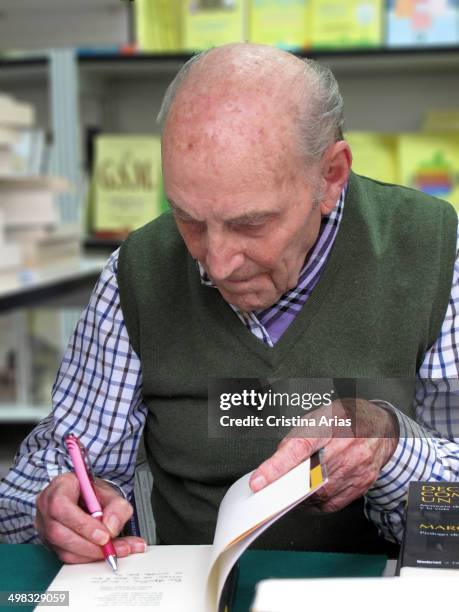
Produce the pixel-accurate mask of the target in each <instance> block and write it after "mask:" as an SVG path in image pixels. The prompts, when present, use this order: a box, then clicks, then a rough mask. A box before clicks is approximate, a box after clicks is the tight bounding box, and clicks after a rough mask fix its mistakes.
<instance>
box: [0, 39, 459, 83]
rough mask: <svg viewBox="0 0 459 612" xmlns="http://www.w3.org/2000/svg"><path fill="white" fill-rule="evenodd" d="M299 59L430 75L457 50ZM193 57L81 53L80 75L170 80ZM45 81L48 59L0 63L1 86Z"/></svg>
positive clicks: (331, 53) (457, 57)
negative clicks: (141, 76)
mask: <svg viewBox="0 0 459 612" xmlns="http://www.w3.org/2000/svg"><path fill="white" fill-rule="evenodd" d="M296 54H297V55H298V56H299V57H310V58H312V59H316V60H318V61H320V62H322V63H324V64H326V65H328V66H330V67H331V68H332V69H333V70H335V71H336V72H338V73H348V72H357V73H358V72H359V71H360V72H364V73H366V72H368V71H372V72H394V71H395V72H403V71H414V72H429V71H431V70H434V69H435V70H446V71H449V70H452V69H454V70H457V67H458V65H459V47H448V46H440V47H420V48H404V47H401V48H391V49H344V50H342V51H338V50H310V51H306V52H296ZM192 55H193V54H192V53H135V54H127V55H121V54H116V53H112V52H107V53H105V52H97V53H94V54H91V53H86V52H84V53H80V55H79V56H78V63H79V65H80V68H81V70H82V72H83V73H87V74H97V75H103V76H108V77H109V76H132V77H135V76H138V75H145V74H151V73H153V74H154V75H164V76H172V75H174V74H175V73H176V72H177V71H178V70H179V69H180V67H181V66H182V65H183V64H184V63H185V62H186V61H187V60H188V59H190V57H192ZM47 78H48V59H47V58H46V57H45V56H43V57H40V56H38V57H37V56H33V57H29V58H28V57H18V58H3V59H0V83H2V85H3V83H4V82H13V81H16V82H19V81H24V80H27V81H30V80H35V81H36V80H44V79H47Z"/></svg>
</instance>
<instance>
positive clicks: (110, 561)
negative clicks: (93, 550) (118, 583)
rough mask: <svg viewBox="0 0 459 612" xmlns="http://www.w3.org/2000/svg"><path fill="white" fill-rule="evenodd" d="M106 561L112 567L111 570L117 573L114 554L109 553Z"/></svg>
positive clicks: (116, 562)
mask: <svg viewBox="0 0 459 612" xmlns="http://www.w3.org/2000/svg"><path fill="white" fill-rule="evenodd" d="M107 563H108V564H109V566H110V567H111V568H112V570H113V571H114V572H115V574H117V573H118V560H117V558H116V557H115V555H109V556H108V557H107Z"/></svg>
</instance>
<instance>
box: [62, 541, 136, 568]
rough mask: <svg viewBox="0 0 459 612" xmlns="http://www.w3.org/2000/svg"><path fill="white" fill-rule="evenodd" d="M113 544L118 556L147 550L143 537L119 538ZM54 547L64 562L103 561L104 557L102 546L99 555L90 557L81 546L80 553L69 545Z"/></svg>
mask: <svg viewBox="0 0 459 612" xmlns="http://www.w3.org/2000/svg"><path fill="white" fill-rule="evenodd" d="M113 545H114V547H115V552H116V556H117V557H118V558H122V557H127V556H128V555H130V554H132V553H140V552H145V542H144V541H143V540H142V539H141V538H136V537H128V538H117V539H115V540H113ZM53 548H54V550H55V551H56V554H57V556H58V557H59V559H60V560H61V561H64V563H93V562H94V561H97V560H100V561H101V560H102V559H103V558H104V556H103V553H102V549H101V548H99V549H98V550H97V556H89V557H88V556H85V555H84V554H82V552H81V550H82V549H81V548H80V549H79V552H78V553H76V552H74V550H73V549H70V548H68V547H67V546H64V547H60V546H54V547H53Z"/></svg>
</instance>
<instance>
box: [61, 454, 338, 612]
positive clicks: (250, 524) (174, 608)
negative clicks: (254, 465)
mask: <svg viewBox="0 0 459 612" xmlns="http://www.w3.org/2000/svg"><path fill="white" fill-rule="evenodd" d="M250 476H251V474H250V473H249V474H246V475H245V476H242V478H240V479H239V480H237V481H236V482H235V483H234V484H233V485H232V486H231V487H230V488H229V489H228V491H227V493H226V495H225V497H224V498H223V500H222V502H221V504H220V509H219V512H218V519H217V525H216V529H215V537H214V542H213V544H212V545H204V546H150V547H148V549H147V551H146V553H144V554H138V555H131V556H129V557H126V558H123V559H119V571H118V574H114V573H113V572H112V571H111V569H110V568H109V567H108V565H107V564H106V563H105V561H100V562H96V563H90V564H81V565H64V566H63V567H62V569H61V570H60V572H59V573H58V575H57V576H56V578H55V579H54V581H53V582H52V584H51V585H50V587H49V590H51V591H70V607H66V608H65V609H66V610H69V609H70V610H85V609H86V610H97V609H99V608H103V609H104V610H105V612H108V611H109V610H116V611H117V612H121V611H123V612H129V611H132V612H138V610H139V609H141V608H143V607H145V608H152V607H153V608H155V609H157V610H159V611H161V612H183V610H185V609H186V610H187V612H216V610H222V609H224V608H225V605H224V602H223V601H222V593H223V592H224V587H225V582H226V580H227V578H228V576H229V574H230V572H231V570H232V568H233V566H234V565H235V564H236V562H237V560H238V559H239V557H240V556H241V555H242V553H243V552H244V550H245V549H246V548H247V547H248V546H249V545H250V544H251V543H252V542H253V541H254V540H255V539H256V538H257V537H258V536H259V535H260V534H261V533H263V531H265V530H266V529H267V528H268V527H269V526H270V525H272V524H273V523H274V522H275V521H277V520H278V519H279V518H280V517H281V516H283V515H284V514H286V513H287V512H288V511H289V510H291V509H292V508H293V507H294V506H296V505H297V504H299V503H300V502H302V501H303V500H304V499H306V498H307V497H308V496H309V495H311V494H312V493H314V492H315V491H317V490H318V489H319V488H320V487H321V486H322V485H323V484H325V482H326V476H325V472H324V468H323V466H322V465H321V463H320V461H319V456H318V455H314V456H313V457H312V458H311V459H310V460H309V459H308V460H307V461H305V462H304V463H301V464H300V465H298V466H297V467H295V468H293V469H292V470H291V471H290V472H288V473H287V474H285V475H284V476H282V477H281V478H279V480H276V481H275V482H273V483H272V484H270V485H268V486H267V487H265V488H264V489H262V490H260V491H258V492H257V493H253V492H252V491H251V489H250V487H249V479H250ZM225 591H226V589H225ZM54 607H55V606H54ZM62 609H64V608H62Z"/></svg>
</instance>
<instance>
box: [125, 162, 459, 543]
mask: <svg viewBox="0 0 459 612" xmlns="http://www.w3.org/2000/svg"><path fill="white" fill-rule="evenodd" d="M456 225H457V217H456V213H455V211H454V209H453V208H452V207H451V206H450V205H449V204H447V203H445V202H442V201H440V200H437V199H434V198H431V197H429V196H426V195H424V194H422V193H420V192H417V191H414V190H411V189H406V188H402V187H397V186H394V185H387V184H384V183H379V182H376V181H373V180H370V179H367V178H363V177H359V176H357V175H355V174H351V178H350V183H349V189H348V193H347V196H346V202H345V207H344V214H343V219H342V222H341V227H340V230H339V232H338V235H337V237H336V241H335V244H334V246H333V248H332V251H331V254H330V257H329V261H328V263H327V265H326V268H325V270H324V271H323V273H322V276H321V278H320V281H319V283H318V285H317V286H316V287H315V289H314V291H313V293H312V295H311V296H310V298H309V300H308V301H307V303H306V304H305V306H304V307H303V309H302V311H301V312H300V314H299V315H298V316H297V317H296V319H295V321H294V322H293V323H292V324H291V325H290V327H289V328H288V330H287V331H286V332H285V334H284V335H283V337H282V338H281V339H280V340H279V342H278V343H277V344H276V345H275V347H274V348H269V347H267V346H266V345H264V344H263V343H262V342H261V341H260V340H258V339H257V338H256V337H255V336H253V335H252V333H251V332H250V331H249V330H248V329H246V328H245V327H244V326H243V325H242V323H241V322H240V321H239V319H238V318H237V317H236V315H235V313H234V312H233V311H232V310H231V308H230V307H229V305H228V304H227V303H226V302H225V301H224V300H223V298H222V297H221V296H220V294H219V292H218V291H217V290H216V289H214V288H209V287H205V286H203V285H202V284H201V282H200V278H199V274H198V271H197V268H196V265H195V262H194V261H193V260H192V258H191V257H190V255H189V254H188V252H187V249H186V247H185V245H184V243H183V240H182V238H181V236H180V234H179V233H178V231H177V229H176V226H175V222H174V220H173V218H172V216H171V215H170V214H165V215H163V216H161V217H160V218H159V219H157V220H155V221H153V222H152V223H150V224H148V225H146V226H144V227H143V228H141V229H139V230H138V231H136V232H133V233H132V234H131V235H130V236H129V238H128V239H127V240H126V241H125V242H124V243H123V245H122V247H121V251H120V255H119V262H118V284H119V290H120V300H121V307H122V311H123V315H124V319H125V323H126V327H127V330H128V333H129V337H130V341H131V344H132V347H133V349H134V350H135V352H136V353H137V355H138V356H139V357H140V360H141V364H142V381H143V398H144V401H145V403H146V405H147V406H148V416H147V422H146V426H145V442H146V450H147V457H148V460H149V464H150V467H151V469H152V472H153V476H154V490H153V494H152V504H153V510H154V513H155V518H156V522H157V532H158V537H159V538H160V540H161V541H162V542H164V543H166V544H176V543H180V544H196V543H201V544H203V543H208V542H210V541H212V537H213V531H214V527H215V520H216V513H217V509H218V506H219V503H220V501H221V499H222V497H223V495H224V494H225V491H226V490H227V488H228V486H229V485H230V484H231V483H232V482H234V480H236V479H237V478H238V477H240V476H241V475H242V474H244V473H246V472H248V471H249V470H252V469H254V468H255V467H257V465H259V464H260V463H261V462H262V461H263V460H264V459H266V458H267V457H268V456H270V455H271V454H272V452H273V451H274V450H275V444H276V443H275V442H274V441H273V440H257V441H254V442H253V443H250V444H247V442H244V441H238V440H234V439H232V440H230V441H225V440H217V439H210V438H209V437H208V435H207V380H208V378H217V377H221V378H258V377H261V378H300V377H342V378H346V377H348V378H351V377H362V378H365V377H387V378H397V377H414V376H415V374H416V371H417V370H418V368H419V366H420V364H421V363H422V361H423V358H424V354H425V352H426V350H427V349H428V348H429V347H430V346H431V345H432V344H433V342H434V341H435V339H436V338H437V336H438V334H439V331H440V328H441V324H442V321H443V318H444V315H445V311H446V308H447V304H448V298H449V295H450V291H451V282H452V273H453V265H454V259H455V249H456ZM396 399H397V398H396ZM398 401H399V404H398V407H399V408H400V409H401V410H403V411H405V412H406V413H407V414H409V415H412V412H411V411H412V409H411V406H410V401H407V398H406V397H403V398H402V397H400V398H398ZM362 507H363V505H362V500H357V501H356V502H355V503H354V504H351V505H350V506H349V507H348V508H346V509H344V510H342V511H340V512H336V513H333V514H323V515H313V514H309V513H308V511H307V507H305V506H303V505H300V507H298V508H297V509H295V510H294V511H292V512H290V513H288V514H287V516H286V517H285V518H284V519H282V520H281V521H280V524H277V525H275V526H274V527H272V528H271V529H270V530H268V532H267V533H266V534H265V535H264V536H262V538H261V539H260V540H259V541H258V542H257V545H259V546H262V547H266V548H268V547H269V548H284V549H287V548H302V549H309V550H336V551H339V550H342V551H368V552H370V551H378V550H382V549H383V548H384V543H383V541H382V539H381V538H378V536H377V534H376V530H375V528H374V526H373V525H372V524H370V523H369V521H367V520H366V519H365V517H364V514H363V510H362Z"/></svg>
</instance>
